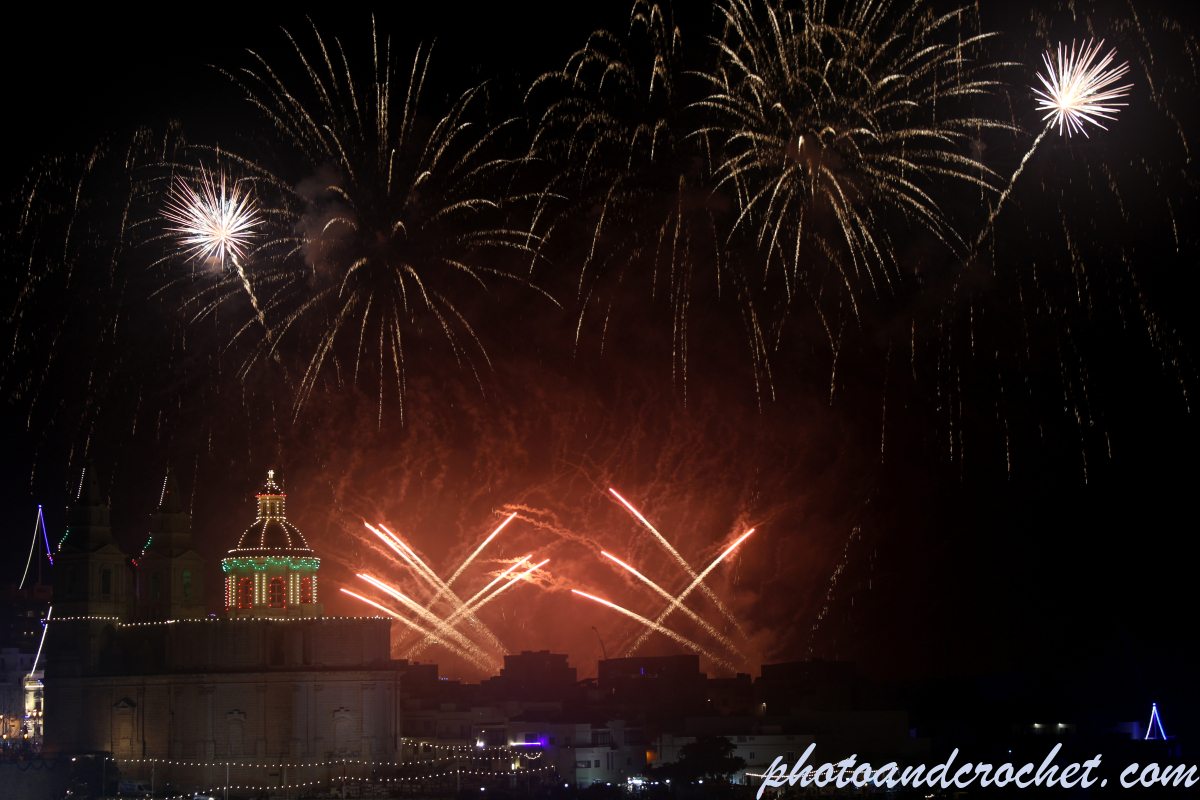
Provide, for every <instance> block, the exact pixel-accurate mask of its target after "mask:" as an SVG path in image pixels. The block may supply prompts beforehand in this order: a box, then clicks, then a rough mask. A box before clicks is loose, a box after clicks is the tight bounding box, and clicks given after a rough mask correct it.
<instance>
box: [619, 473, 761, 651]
mask: <svg viewBox="0 0 1200 800" xmlns="http://www.w3.org/2000/svg"><path fill="white" fill-rule="evenodd" d="M609 491H610V492H612V495H613V497H615V498H617V499H618V500H620V501H621V504H622V505H623V506H625V508H627V509H629V511H630V513H632V514H633V515H634V516H635V517H637V518H638V520H640V521H641V523H642V524H643V525H645V526H646V527H647V528H648V529H649V530H650V532H651V533H653V534H654V536H655V538H657V539H658V542H659V544H661V545H662V546H663V547H664V548H666V550H667V552H668V553H670V554H671V555H672V556H674V558H675V560H676V561H677V562H679V566H681V567H683V569H684V572H686V573H687V574H688V575H689V576H690V577H692V578H693V579H695V581H697V583H698V584H699V586H700V591H702V592H704V594H705V595H707V596H708V599H709V600H712V601H713V603H714V604H715V605H716V606H717V610H719V611H720V612H721V616H723V617H725V619H726V620H728V621H729V623H730V624H731V625H733V627H735V628H737V631H738V633H740V634H741V635H742V636H745V635H746V631H745V629H743V628H742V624H741V623H740V622H738V620H737V617H735V616H734V615H733V612H732V611H730V610H729V609H728V608H726V607H725V604H724V603H722V602H721V599H720V598H719V597H717V593H716V592H714V591H713V590H712V589H710V588H709V587H708V584H706V583H704V581H703V580H701V578H699V577H697V576H696V571H695V570H694V569H692V567H691V565H690V564H688V563H687V561H686V560H685V559H684V557H683V556H681V555H679V551H678V550H676V549H675V548H674V547H672V546H671V543H670V542H668V541H667V538H666V537H665V536H663V535H662V534H661V533H659V532H658V530H657V529H656V528H655V527H654V526H653V525H651V524H650V521H649V520H648V519H646V518H645V517H643V516H642V513H641V512H640V511H638V510H637V509H636V508H634V507H633V506H632V505H631V504H630V503H629V501H628V500H626V499H625V498H624V497H621V495H619V494H617V490H616V489H611V488H610V489H609ZM747 535H748V534H747ZM722 557H723V556H722ZM710 569H711V567H710ZM705 574H707V573H705ZM692 585H693V586H696V585H697V584H696V583H693V584H692Z"/></svg>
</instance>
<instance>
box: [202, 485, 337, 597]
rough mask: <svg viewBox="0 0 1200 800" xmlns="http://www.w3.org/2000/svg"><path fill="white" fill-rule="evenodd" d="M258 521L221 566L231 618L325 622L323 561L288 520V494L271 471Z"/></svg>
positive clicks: (260, 497) (265, 486)
mask: <svg viewBox="0 0 1200 800" xmlns="http://www.w3.org/2000/svg"><path fill="white" fill-rule="evenodd" d="M255 498H256V499H257V500H258V516H257V517H256V518H255V520H254V524H253V525H251V526H250V527H249V528H247V529H246V532H245V533H243V534H242V536H241V538H240V539H239V540H238V543H237V547H235V548H233V549H232V550H230V551H229V557H228V558H225V559H223V560H222V561H221V568H222V569H223V570H224V572H225V610H226V613H228V615H229V616H231V617H319V616H321V612H322V610H323V608H322V605H321V604H320V603H319V602H318V597H317V571H318V570H319V569H320V567H321V559H319V558H317V557H316V556H315V555H314V554H313V551H312V550H311V549H310V548H309V546H308V542H307V541H306V540H305V538H304V534H302V533H300V531H299V529H298V528H297V527H296V526H295V525H293V524H292V523H290V522H288V520H287V511H286V504H287V495H285V494H284V493H283V490H282V489H280V488H279V484H277V483H275V470H268V471H267V480H266V482H265V483H264V484H263V487H262V490H261V491H260V492H259V493H258V494H257V495H255Z"/></svg>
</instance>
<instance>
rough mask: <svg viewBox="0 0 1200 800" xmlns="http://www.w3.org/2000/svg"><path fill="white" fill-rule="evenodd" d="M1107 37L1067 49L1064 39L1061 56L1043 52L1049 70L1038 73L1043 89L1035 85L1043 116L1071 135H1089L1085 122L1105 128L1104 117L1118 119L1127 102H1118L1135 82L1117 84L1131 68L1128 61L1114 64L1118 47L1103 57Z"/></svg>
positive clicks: (1060, 51) (1059, 129)
mask: <svg viewBox="0 0 1200 800" xmlns="http://www.w3.org/2000/svg"><path fill="white" fill-rule="evenodd" d="M1102 47H1104V40H1103V39H1101V40H1100V41H1099V42H1095V41H1093V40H1089V41H1088V42H1087V43H1086V44H1083V45H1081V46H1080V47H1079V48H1078V49H1076V47H1075V43H1074V42H1072V43H1071V49H1070V50H1069V51H1068V50H1066V49H1065V48H1064V47H1063V45H1062V44H1061V43H1060V44H1059V45H1058V54H1057V57H1055V56H1054V54H1053V53H1051V52H1048V53H1045V54H1043V56H1042V60H1043V61H1045V63H1046V74H1044V75H1043V74H1042V73H1040V72H1039V73H1038V80H1040V81H1041V82H1042V86H1043V87H1045V88H1044V90H1043V89H1038V88H1037V87H1034V89H1033V91H1034V94H1036V95H1037V97H1038V110H1039V111H1045V112H1046V115H1045V116H1044V117H1042V119H1043V120H1047V121H1049V123H1050V125H1052V126H1053V125H1057V126H1058V132H1059V133H1060V134H1061V133H1063V132H1064V131H1065V132H1066V134H1067V135H1068V136H1070V135H1072V134H1074V133H1082V134H1083V135H1084V136H1087V135H1088V133H1087V128H1086V127H1085V123H1091V124H1092V125H1095V126H1097V127H1099V128H1104V129H1105V130H1108V129H1107V128H1105V126H1104V123H1103V121H1102V120H1112V119H1116V114H1117V109H1118V108H1119V107H1121V106H1124V105H1126V104H1125V103H1118V102H1115V101H1117V100H1119V99H1121V98H1122V97H1125V96H1126V95H1127V94H1128V93H1129V89H1130V88H1132V84H1127V85H1125V86H1113V84H1115V83H1116V82H1117V81H1118V80H1120V79H1121V78H1122V77H1123V76H1124V75H1125V74H1126V73H1127V72H1129V64H1128V62H1126V63H1124V64H1121V65H1120V66H1117V67H1112V66H1111V65H1112V63H1113V59H1114V58H1115V57H1116V55H1117V51H1116V50H1110V51H1109V52H1108V55H1106V56H1104V57H1103V58H1099V60H1097V59H1098V57H1099V56H1100V49H1101V48H1102Z"/></svg>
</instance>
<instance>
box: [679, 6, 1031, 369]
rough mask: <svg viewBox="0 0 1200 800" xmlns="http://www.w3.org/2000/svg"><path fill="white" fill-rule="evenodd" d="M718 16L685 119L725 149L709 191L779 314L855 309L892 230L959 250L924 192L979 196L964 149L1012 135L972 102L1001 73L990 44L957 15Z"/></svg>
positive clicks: (882, 278)
mask: <svg viewBox="0 0 1200 800" xmlns="http://www.w3.org/2000/svg"><path fill="white" fill-rule="evenodd" d="M721 13H722V14H723V17H724V23H725V31H724V34H723V36H721V37H720V38H718V39H717V40H716V47H717V51H718V56H719V58H718V63H717V66H716V67H715V69H713V70H712V72H711V73H709V74H706V75H705V76H704V77H705V79H706V81H707V83H708V85H709V95H708V97H707V98H705V99H704V100H702V101H701V102H700V103H699V104H698V105H699V107H700V108H701V109H703V110H704V111H705V112H706V113H708V114H709V115H710V117H711V119H712V120H713V122H712V123H711V124H710V125H709V126H708V127H706V128H705V129H704V131H705V132H706V133H707V134H709V135H711V136H713V137H719V138H720V139H721V140H722V141H723V150H722V156H721V158H720V162H719V165H718V167H717V170H716V176H717V179H718V180H719V183H720V185H721V186H724V187H728V188H729V189H730V190H732V191H733V192H735V194H736V196H737V201H738V206H739V208H740V215H739V218H738V219H737V221H736V223H735V225H734V226H733V229H734V231H735V232H736V231H737V230H739V229H741V230H745V231H747V232H748V233H750V234H751V235H752V236H753V240H754V242H755V243H756V244H757V246H758V247H759V248H760V249H761V250H762V252H764V254H765V256H766V264H765V268H764V274H763V276H762V279H761V280H762V281H765V280H767V279H768V278H769V276H770V273H771V272H772V271H773V270H774V269H775V267H773V265H774V264H779V265H780V266H781V267H782V270H780V274H781V275H782V278H783V285H782V297H783V306H784V308H786V306H787V305H789V304H790V303H791V302H792V300H793V299H794V298H795V297H796V296H797V295H804V294H808V295H809V296H810V297H811V298H812V299H813V301H814V302H815V303H818V304H819V301H818V299H817V298H819V297H822V296H824V297H827V298H828V297H836V296H837V295H839V294H841V293H842V292H843V291H844V292H848V293H849V295H850V299H851V301H852V302H854V303H855V304H856V303H857V301H856V299H855V298H857V296H858V295H859V294H860V293H861V292H862V291H863V289H864V288H865V289H869V290H872V291H881V290H882V286H881V285H880V284H881V282H888V281H890V280H891V279H892V270H893V267H894V265H895V253H894V249H895V244H894V241H895V236H896V235H897V234H898V233H899V232H901V231H906V232H907V231H911V230H912V229H913V228H914V227H919V228H923V229H925V230H926V231H928V232H930V233H932V234H933V235H934V236H936V237H937V238H938V239H940V240H941V241H942V242H944V243H945V244H946V245H947V246H949V247H952V248H957V247H958V246H959V245H960V244H961V243H962V240H961V238H960V236H959V234H958V233H957V230H956V228H955V226H954V225H953V224H952V221H951V219H950V218H949V217H948V216H947V214H946V213H945V212H944V211H943V208H942V205H941V204H940V203H939V201H938V200H937V191H938V189H939V187H941V186H942V185H943V184H955V183H957V184H964V185H970V186H981V187H983V188H984V189H985V190H990V189H991V188H992V187H991V181H990V178H991V177H992V176H991V174H990V172H988V171H987V170H986V169H984V168H982V167H981V165H980V164H979V163H978V161H976V160H973V159H971V158H968V157H967V156H966V155H964V151H965V150H966V147H965V145H966V143H967V142H968V140H969V139H970V137H971V135H978V133H977V132H978V131H981V130H989V129H1007V128H1011V126H1010V125H1007V124H1005V123H1002V122H1000V121H998V120H994V119H991V118H989V117H987V116H985V115H980V114H979V113H978V112H977V110H976V107H975V106H976V105H977V104H974V103H971V102H970V101H973V100H975V99H977V98H978V97H980V96H984V95H988V94H990V93H991V92H992V90H993V89H994V88H995V87H996V86H997V85H998V84H997V81H996V80H995V79H994V77H993V74H994V72H995V71H996V69H997V68H998V67H999V66H1000V65H999V64H996V63H993V62H990V61H989V60H988V59H986V58H985V57H983V55H982V49H983V46H984V43H985V42H986V40H987V39H988V38H989V37H990V36H991V34H988V33H983V32H978V31H977V30H976V29H977V27H978V26H977V22H976V20H975V18H974V14H973V13H972V12H971V11H970V10H969V9H966V8H961V9H957V10H954V11H951V12H950V13H947V14H942V15H938V14H935V13H934V12H933V10H932V8H930V6H929V4H928V3H924V2H917V3H914V4H912V5H911V6H908V5H905V6H904V7H901V6H900V5H899V4H896V3H890V2H883V3H872V2H852V3H848V4H846V5H845V6H844V7H843V6H839V5H834V4H826V3H824V2H820V1H819V0H814V1H810V2H804V3H802V4H801V5H800V7H799V8H796V9H794V10H792V9H786V8H784V7H783V6H782V5H780V4H778V3H775V2H772V0H729V2H728V3H727V4H726V5H725V6H724V7H723V8H722V9H721ZM760 282H761V281H760ZM831 292H832V294H831ZM776 302H778V301H776ZM819 310H820V309H819ZM827 327H828V326H827ZM756 338H757V339H758V340H759V341H760V345H759V347H760V348H761V347H764V346H765V347H770V346H771V345H770V343H769V338H770V337H767V336H763V335H761V334H758V335H756Z"/></svg>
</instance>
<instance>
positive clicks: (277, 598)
mask: <svg viewBox="0 0 1200 800" xmlns="http://www.w3.org/2000/svg"><path fill="white" fill-rule="evenodd" d="M286 593H287V584H286V583H284V580H283V578H271V583H270V584H269V585H268V587H267V603H268V605H270V606H271V608H284V607H285V606H286V605H287V602H286V600H285V598H286V596H287V594H286Z"/></svg>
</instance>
